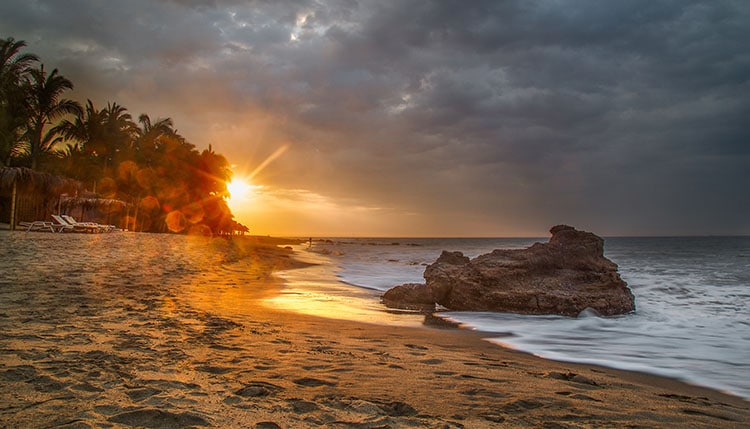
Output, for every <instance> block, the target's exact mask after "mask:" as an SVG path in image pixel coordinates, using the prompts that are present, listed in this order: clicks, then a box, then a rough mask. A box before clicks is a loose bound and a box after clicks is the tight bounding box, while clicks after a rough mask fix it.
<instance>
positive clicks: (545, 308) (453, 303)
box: [383, 225, 635, 316]
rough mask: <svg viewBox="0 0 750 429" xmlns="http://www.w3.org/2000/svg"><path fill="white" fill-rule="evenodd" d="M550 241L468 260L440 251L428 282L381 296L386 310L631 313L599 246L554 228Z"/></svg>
mask: <svg viewBox="0 0 750 429" xmlns="http://www.w3.org/2000/svg"><path fill="white" fill-rule="evenodd" d="M550 232H551V233H552V238H550V240H549V242H548V243H536V244H534V245H532V246H531V247H529V248H527V249H512V250H495V251H493V252H492V253H488V254H485V255H481V256H478V257H476V258H474V259H472V260H469V258H467V257H465V256H464V255H463V254H462V253H461V252H446V251H444V252H443V253H442V255H440V257H439V258H438V259H437V261H435V263H433V264H431V265H429V266H427V268H426V269H425V272H424V278H425V280H426V284H424V285H420V284H408V285H401V286H396V287H395V288H392V289H390V290H388V291H387V292H386V293H385V295H383V302H384V303H385V304H386V305H387V306H390V307H397V308H414V307H418V308H424V307H425V305H426V303H427V302H430V301H432V303H433V304H434V303H437V304H440V305H442V306H444V307H446V308H448V309H450V310H465V311H498V312H512V313H524V314H559V315H564V316H577V315H578V314H579V313H581V312H582V311H583V310H585V309H591V310H594V311H596V312H597V313H599V314H601V315H603V316H612V315H617V314H624V313H628V312H632V311H634V310H635V302H634V298H633V294H632V293H631V292H630V289H628V287H627V284H625V282H624V281H623V280H622V279H621V278H620V275H619V274H618V273H617V265H616V264H615V263H614V262H612V261H610V260H609V259H607V258H605V257H604V240H602V239H601V238H600V237H598V236H596V235H594V234H592V233H590V232H584V231H577V230H576V229H575V228H573V227H570V226H567V225H558V226H555V227H553V228H552V229H551V230H550Z"/></svg>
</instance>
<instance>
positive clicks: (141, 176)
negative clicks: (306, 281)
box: [0, 37, 247, 235]
mask: <svg viewBox="0 0 750 429" xmlns="http://www.w3.org/2000/svg"><path fill="white" fill-rule="evenodd" d="M25 46H26V43H25V42H24V41H20V40H19V41H17V40H14V39H13V38H12V37H9V38H6V39H0V168H2V167H26V168H30V169H32V170H34V171H37V172H40V173H49V174H53V175H58V176H64V177H68V178H72V179H75V180H77V181H79V182H80V183H81V184H82V187H83V188H85V189H86V190H88V192H89V195H95V196H96V198H101V199H111V200H120V201H123V202H125V203H126V204H125V205H124V207H125V208H124V209H123V210H124V212H122V213H118V214H117V215H118V217H119V219H120V220H121V222H120V223H121V225H120V226H121V227H124V228H128V229H130V230H135V231H149V232H168V231H171V232H188V233H197V234H203V235H209V234H228V233H233V232H238V231H239V232H246V231H247V228H246V227H245V226H243V225H241V224H239V223H237V222H236V221H235V220H234V219H233V215H232V213H231V211H230V209H229V207H228V205H227V202H226V197H228V196H229V194H228V191H227V187H226V183H227V182H228V181H229V180H230V179H231V175H232V172H231V169H230V165H229V163H228V162H227V160H226V158H225V157H224V156H223V155H220V154H218V153H216V152H214V150H213V148H212V147H211V146H210V145H209V147H208V149H205V150H203V151H199V150H197V149H196V147H195V145H193V144H191V143H190V142H188V141H187V140H186V139H185V138H184V137H183V136H181V135H180V134H179V133H178V132H177V130H176V129H175V128H174V123H173V122H172V120H171V119H170V118H157V119H152V118H151V117H150V116H148V115H147V114H141V115H140V116H138V119H137V121H135V120H133V117H132V115H131V114H130V113H129V112H128V110H127V109H126V108H125V107H124V106H121V105H119V104H117V103H116V102H109V103H107V105H106V106H103V107H101V108H98V107H97V106H95V105H94V102H93V101H91V100H87V102H86V105H85V106H81V105H80V104H79V103H77V102H75V101H72V100H70V99H67V98H64V95H65V93H66V92H67V91H71V90H73V83H72V82H71V81H70V80H68V79H67V78H65V77H64V76H62V75H61V74H60V73H59V71H58V70H57V69H53V70H52V71H51V72H48V71H47V70H46V69H45V67H44V64H41V63H40V61H39V58H38V57H37V56H36V55H34V54H30V53H24V52H22V50H23V48H25Z"/></svg>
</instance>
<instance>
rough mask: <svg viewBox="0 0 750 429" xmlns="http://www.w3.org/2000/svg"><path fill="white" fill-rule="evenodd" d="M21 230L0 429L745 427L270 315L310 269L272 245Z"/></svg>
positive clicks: (546, 373) (11, 254)
mask: <svg viewBox="0 0 750 429" xmlns="http://www.w3.org/2000/svg"><path fill="white" fill-rule="evenodd" d="M23 234H25V233H10V232H6V233H0V240H4V241H3V246H4V248H3V247H0V253H2V255H1V256H2V259H0V261H3V262H0V263H1V264H11V263H12V264H13V266H12V267H6V266H5V265H4V266H3V268H4V269H6V273H7V276H6V278H5V279H3V280H2V281H0V283H2V288H0V303H1V304H2V308H1V309H0V328H1V329H0V380H2V385H1V386H0V403H2V404H4V405H3V406H2V408H0V427H48V426H57V427H66V428H88V427H151V428H175V427H370V428H374V427H425V426H426V427H456V428H458V427H467V428H471V427H493V426H495V427H501V426H510V427H515V426H530V427H541V426H543V425H544V426H545V427H623V426H627V425H635V426H648V427H666V426H672V425H675V424H684V425H688V426H691V427H742V426H744V425H746V424H747V422H748V421H750V404H749V403H748V402H747V401H746V400H743V399H742V398H739V397H736V396H732V395H728V394H725V393H722V392H719V391H716V390H712V389H708V388H703V387H698V386H693V385H689V384H686V383H683V382H680V381H676V380H671V379H665V378H662V377H658V376H652V375H648V374H640V373H633V372H629V371H620V370H615V369H609V368H602V367H596V366H592V365H581V364H570V363H562V362H556V361H550V360H546V359H542V358H538V357H535V356H532V355H528V354H526V353H523V352H519V351H514V350H509V349H505V348H503V347H501V346H498V345H496V344H492V343H490V342H488V341H485V340H483V339H482V337H481V333H478V332H476V331H469V330H465V329H460V330H456V329H447V330H446V329H438V328H434V327H398V326H378V325H372V324H365V323H358V322H350V321H341V320H335V319H326V318H322V317H315V316H307V315H303V314H298V313H292V312H289V311H284V310H279V309H276V308H272V307H270V306H268V305H265V304H264V303H263V301H264V300H265V299H267V298H268V297H270V296H274V295H275V294H278V293H280V291H281V290H282V289H281V288H282V287H283V285H282V284H281V283H280V280H279V279H278V278H276V277H275V276H274V275H273V274H272V273H273V271H274V270H279V269H288V268H292V267H294V266H299V265H300V263H299V262H296V261H294V260H293V257H292V255H291V252H290V251H288V250H286V249H283V247H276V244H271V243H268V242H264V239H256V241H255V242H254V241H253V239H250V240H246V241H245V242H246V243H248V246H246V247H245V248H244V249H239V250H238V249H237V246H235V245H232V246H228V245H227V243H226V242H221V241H218V242H217V241H216V240H214V241H210V240H201V239H198V240H194V239H192V238H189V237H175V236H162V237H153V236H148V235H135V234H128V233H125V234H116V235H110V234H107V236H106V237H103V236H85V237H73V238H70V237H71V236H70V235H66V236H54V235H44V237H47V238H39V237H42V235H26V236H24V235H23ZM281 246H284V244H283V243H282V244H281ZM92 248H93V249H95V250H96V251H98V252H99V253H101V254H99V255H97V254H96V252H92ZM134 248H136V249H138V254H137V255H132V253H135V252H133V250H134ZM211 248H213V250H211V251H206V249H211ZM11 249H12V250H11ZM61 250H62V251H63V252H62V253H61V252H60V251H61ZM50 255H58V258H57V260H51V258H50V257H49V256H50ZM19 261H25V266H17V263H18V262H19ZM112 261H117V263H113V262H112ZM271 423H273V424H275V425H276V426H273V425H271Z"/></svg>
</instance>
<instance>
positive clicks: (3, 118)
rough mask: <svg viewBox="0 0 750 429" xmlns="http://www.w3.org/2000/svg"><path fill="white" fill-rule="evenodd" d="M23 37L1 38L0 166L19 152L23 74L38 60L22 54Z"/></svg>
mask: <svg viewBox="0 0 750 429" xmlns="http://www.w3.org/2000/svg"><path fill="white" fill-rule="evenodd" d="M25 46H26V42H24V41H23V40H18V41H16V40H14V39H13V38H12V37H9V38H7V39H5V40H2V41H0V165H9V164H10V159H11V157H12V156H13V155H14V154H16V153H17V152H19V149H20V148H19V145H20V141H21V132H22V130H23V127H24V125H25V123H26V110H27V107H28V106H27V103H26V99H27V98H26V90H27V89H28V86H27V85H24V77H25V75H26V74H27V73H28V71H29V68H30V67H31V65H32V64H33V63H35V62H37V61H39V59H38V58H37V56H36V55H34V54H22V53H21V49H22V48H24V47H25Z"/></svg>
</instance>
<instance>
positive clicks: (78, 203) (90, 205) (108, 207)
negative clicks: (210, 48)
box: [58, 195, 128, 222]
mask: <svg viewBox="0 0 750 429" xmlns="http://www.w3.org/2000/svg"><path fill="white" fill-rule="evenodd" d="M127 205H128V204H127V203H126V202H125V201H122V200H115V199H112V198H97V197H96V196H91V197H89V196H79V197H71V196H67V195H62V196H61V197H60V202H59V206H58V211H59V212H62V211H63V210H62V209H65V212H67V213H71V212H72V211H73V209H74V208H80V209H81V216H80V217H81V218H83V216H82V214H83V211H84V210H91V209H98V210H104V211H105V212H106V213H107V222H109V213H111V212H112V210H113V209H116V208H119V209H122V208H125V207H126V206H127Z"/></svg>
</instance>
